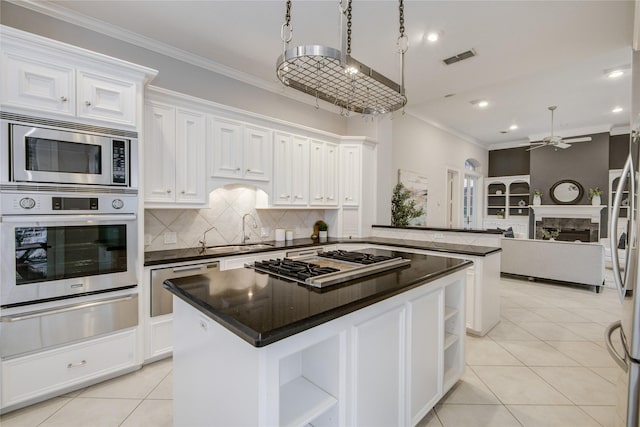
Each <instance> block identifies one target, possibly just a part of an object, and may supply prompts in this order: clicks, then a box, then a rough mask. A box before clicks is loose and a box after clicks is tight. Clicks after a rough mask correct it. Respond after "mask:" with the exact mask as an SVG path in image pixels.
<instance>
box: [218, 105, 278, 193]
mask: <svg viewBox="0 0 640 427" xmlns="http://www.w3.org/2000/svg"><path fill="white" fill-rule="evenodd" d="M271 134H272V132H271V130H269V129H266V128H262V127H258V126H253V125H248V124H244V123H242V122H236V121H233V120H227V119H222V118H218V117H214V119H213V121H212V136H213V138H212V139H213V141H212V143H213V150H212V156H213V159H212V172H211V175H212V177H214V178H236V179H248V180H256V181H270V180H271V155H272V153H271V150H272V139H271Z"/></svg>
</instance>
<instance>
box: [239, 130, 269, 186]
mask: <svg viewBox="0 0 640 427" xmlns="http://www.w3.org/2000/svg"><path fill="white" fill-rule="evenodd" d="M271 135H272V131H271V130H270V129H266V128H262V127H258V126H253V125H244V141H243V147H242V148H243V151H244V153H243V156H242V159H243V167H244V170H243V173H244V176H243V178H245V179H253V180H257V181H271V163H272V162H271V159H272V157H271V156H272V152H271V151H272V143H271Z"/></svg>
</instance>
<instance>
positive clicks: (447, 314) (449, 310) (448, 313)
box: [444, 306, 458, 321]
mask: <svg viewBox="0 0 640 427" xmlns="http://www.w3.org/2000/svg"><path fill="white" fill-rule="evenodd" d="M456 314H458V309H457V308H453V307H448V306H445V307H444V320H445V321H446V320H449V319H450V318H451V317H453V316H455V315H456Z"/></svg>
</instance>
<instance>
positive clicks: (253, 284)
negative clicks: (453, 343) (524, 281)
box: [164, 249, 473, 347]
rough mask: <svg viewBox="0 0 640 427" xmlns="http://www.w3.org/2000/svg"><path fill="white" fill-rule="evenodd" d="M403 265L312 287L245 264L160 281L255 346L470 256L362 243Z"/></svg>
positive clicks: (450, 268)
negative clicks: (404, 263) (397, 258)
mask: <svg viewBox="0 0 640 427" xmlns="http://www.w3.org/2000/svg"><path fill="white" fill-rule="evenodd" d="M366 252H369V253H373V254H380V255H388V256H401V257H403V258H408V259H411V264H410V265H409V266H405V267H400V268H398V269H395V270H391V271H387V272H384V273H379V274H377V275H373V276H368V277H365V278H362V279H359V280H355V281H351V282H347V283H344V284H340V285H335V286H331V287H328V288H325V289H322V290H320V289H316V288H312V287H308V286H305V285H301V284H298V283H296V282H292V281H288V280H285V279H280V278H277V277H273V276H270V275H267V274H264V273H259V272H256V271H254V270H252V269H249V268H238V269H234V270H226V271H211V272H209V273H207V274H203V275H199V276H192V277H185V278H180V279H170V280H167V281H165V282H164V287H165V288H167V289H168V290H169V291H170V292H171V293H173V294H174V295H176V296H177V297H178V298H180V299H182V300H184V301H186V302H187V303H188V304H190V305H191V306H193V307H194V308H196V309H197V310H199V311H200V312H202V313H204V314H205V315H207V316H208V317H210V318H211V319H213V320H215V321H216V322H218V323H220V324H221V325H222V326H224V327H225V328H227V329H228V330H230V331H231V332H233V333H235V334H236V335H238V336H239V337H240V338H242V339H244V340H245V341H247V342H248V343H250V344H252V345H253V346H256V347H263V346H266V345H268V344H272V343H274V342H276V341H279V340H281V339H284V338H286V337H289V336H291V335H294V334H297V333H300V332H302V331H305V330H307V329H310V328H312V327H314V326H318V325H320V324H323V323H326V322H328V321H330V320H333V319H336V318H338V317H341V316H344V315H346V314H348V313H351V312H354V311H356V310H359V309H361V308H364V307H367V306H369V305H372V304H374V303H376V302H379V301H382V300H385V299H387V298H390V297H393V296H394V295H398V294H400V293H402V292H406V291H408V290H410V289H413V288H415V287H418V286H421V285H425V284H428V283H429V282H431V281H433V280H436V279H438V278H440V277H443V276H446V275H448V274H451V273H453V272H455V271H458V270H461V269H464V268H466V267H469V266H471V265H472V264H473V263H472V262H471V261H466V260H462V259H455V258H447V257H440V256H429V255H419V254H412V253H404V252H396V251H388V250H384V249H368V250H366Z"/></svg>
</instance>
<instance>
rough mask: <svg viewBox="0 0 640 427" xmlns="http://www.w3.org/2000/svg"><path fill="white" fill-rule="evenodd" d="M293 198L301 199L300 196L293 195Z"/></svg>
mask: <svg viewBox="0 0 640 427" xmlns="http://www.w3.org/2000/svg"><path fill="white" fill-rule="evenodd" d="M294 199H302V196H294Z"/></svg>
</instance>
